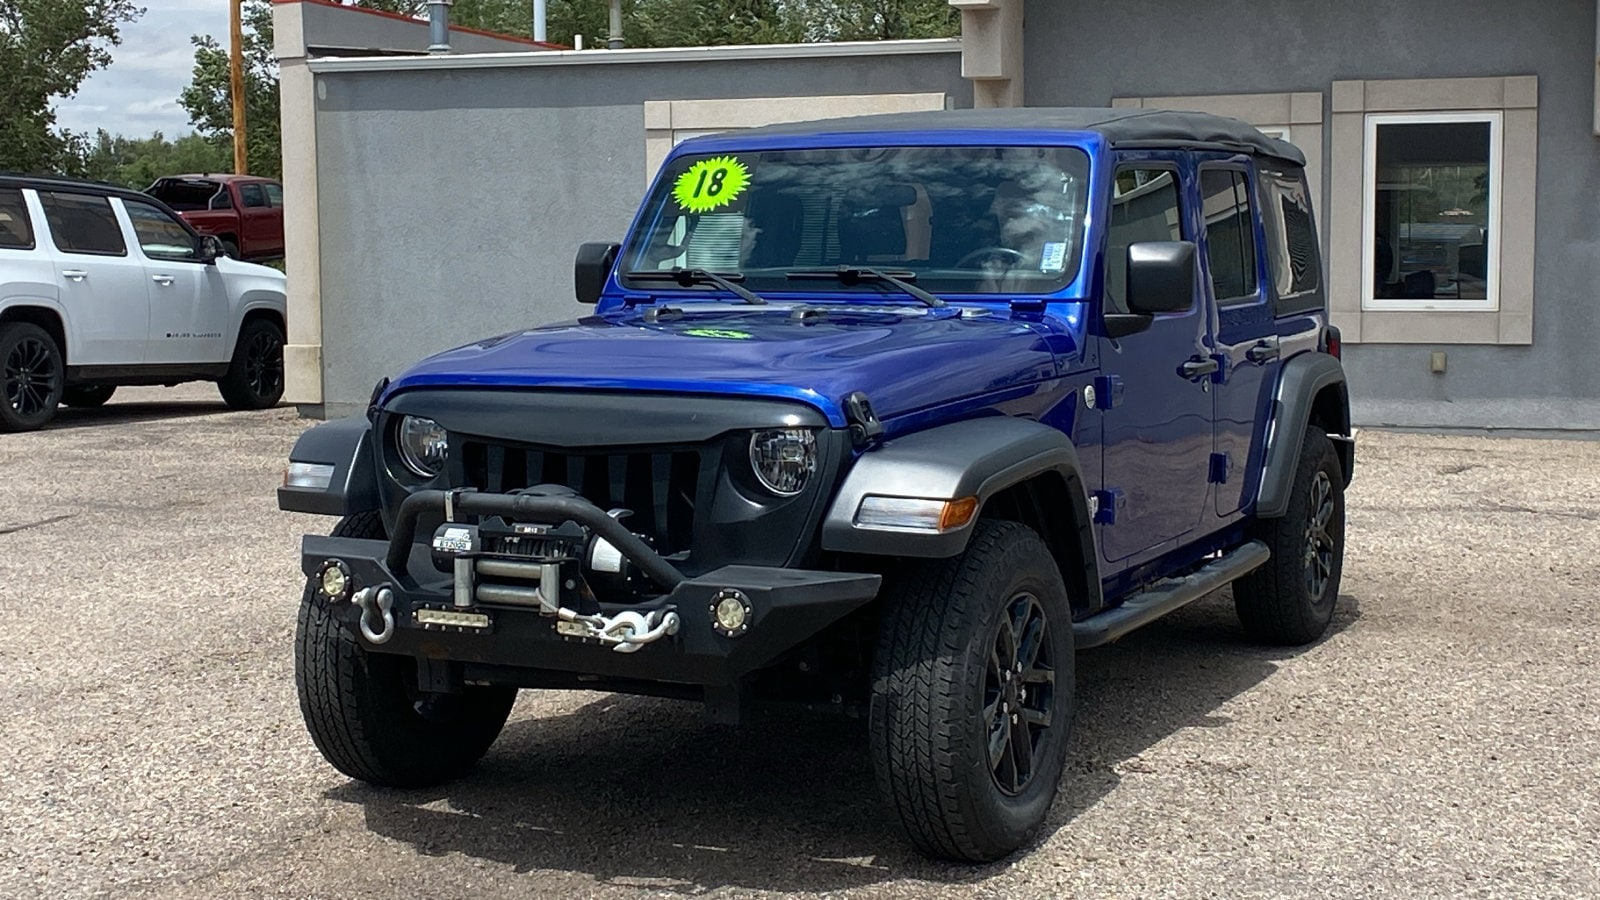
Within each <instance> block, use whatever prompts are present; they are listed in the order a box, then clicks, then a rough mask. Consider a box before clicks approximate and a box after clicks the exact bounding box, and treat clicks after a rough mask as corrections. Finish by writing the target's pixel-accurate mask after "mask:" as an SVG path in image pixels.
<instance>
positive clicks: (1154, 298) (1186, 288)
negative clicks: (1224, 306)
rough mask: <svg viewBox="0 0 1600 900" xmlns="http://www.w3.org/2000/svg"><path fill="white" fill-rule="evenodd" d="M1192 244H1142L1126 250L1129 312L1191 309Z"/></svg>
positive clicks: (1162, 311)
mask: <svg viewBox="0 0 1600 900" xmlns="http://www.w3.org/2000/svg"><path fill="white" fill-rule="evenodd" d="M1194 264H1195V248H1194V242H1193V241H1141V242H1139V243H1137V244H1131V245H1129V246H1128V311H1129V312H1132V313H1134V314H1135V315H1141V316H1153V315H1155V314H1157V313H1168V312H1184V311H1186V310H1188V309H1189V308H1190V307H1192V306H1194V281H1195V268H1194Z"/></svg>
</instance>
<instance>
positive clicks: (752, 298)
mask: <svg viewBox="0 0 1600 900" xmlns="http://www.w3.org/2000/svg"><path fill="white" fill-rule="evenodd" d="M623 277H624V278H634V279H637V280H639V281H671V282H674V283H676V284H677V285H678V286H679V287H694V286H695V285H697V284H714V285H716V286H717V287H719V288H722V289H723V290H725V291H728V292H730V293H733V294H737V295H738V296H739V298H740V299H742V300H743V301H744V302H746V303H749V304H751V305H753V306H766V305H767V301H766V300H765V299H764V298H763V297H762V296H761V295H760V294H757V293H756V292H755V291H752V290H749V289H747V288H744V287H741V286H740V285H739V284H738V282H740V281H743V280H744V276H743V275H741V274H739V273H738V272H729V273H728V274H726V275H719V274H717V273H716V272H709V271H707V270H705V269H668V270H665V271H660V272H652V271H648V270H646V271H642V272H628V273H625V274H624V275H623Z"/></svg>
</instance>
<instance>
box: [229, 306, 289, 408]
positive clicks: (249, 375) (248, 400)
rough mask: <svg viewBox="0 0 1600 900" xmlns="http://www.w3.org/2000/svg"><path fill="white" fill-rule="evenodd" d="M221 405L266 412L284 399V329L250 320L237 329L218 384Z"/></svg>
mask: <svg viewBox="0 0 1600 900" xmlns="http://www.w3.org/2000/svg"><path fill="white" fill-rule="evenodd" d="M217 388H218V389H219V390H220V391H221V393H222V400H223V402H225V403H227V404H228V406H229V407H231V408H233V409H266V408H267V407H270V406H274V405H276V404H277V402H278V400H279V399H280V398H282V397H283V330H282V329H280V328H279V327H278V325H277V323H275V322H272V321H270V320H268V319H251V320H249V321H248V322H245V323H244V327H243V328H240V329H239V341H238V343H237V344H235V345H234V348H233V361H232V362H231V363H229V365H228V374H227V375H224V376H223V377H222V380H221V381H219V382H217Z"/></svg>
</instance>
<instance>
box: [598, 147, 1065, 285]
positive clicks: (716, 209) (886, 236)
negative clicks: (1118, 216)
mask: <svg viewBox="0 0 1600 900" xmlns="http://www.w3.org/2000/svg"><path fill="white" fill-rule="evenodd" d="M1088 172H1089V158H1088V156H1087V155H1086V154H1084V153H1083V151H1081V150H1077V149H1074V148H1070V147H864V148H829V149H822V150H773V151H763V152H754V153H736V154H727V155H716V156H688V157H683V158H680V159H676V160H674V161H673V162H672V163H671V164H670V166H669V167H668V169H667V170H666V171H665V172H664V173H663V177H662V178H661V179H660V181H659V182H658V183H657V187H656V190H655V192H654V193H653V194H652V195H651V196H650V198H649V199H648V200H647V201H646V203H645V216H644V218H643V219H642V224H641V226H640V229H639V231H638V232H637V233H636V234H635V235H634V236H633V238H632V241H631V243H630V245H629V250H628V253H629V256H628V257H627V259H626V262H625V265H624V267H623V269H624V271H625V272H646V271H669V270H672V269H674V268H683V269H702V270H706V271H711V272H718V273H722V274H730V273H739V274H741V275H743V276H744V281H743V284H744V286H746V287H748V288H750V289H751V290H754V291H757V292H781V291H786V290H787V291H794V290H806V291H850V292H870V293H873V294H883V293H891V294H898V295H900V296H904V295H903V293H901V292H898V291H896V290H895V289H894V288H892V287H888V288H886V287H885V284H884V283H883V281H882V280H881V279H871V280H857V279H849V278H845V279H828V280H818V279H807V280H804V281H800V280H797V279H795V278H793V277H791V276H793V275H795V274H797V273H805V272H806V271H807V270H810V272H811V273H813V274H814V273H816V271H817V270H827V269H838V268H839V267H848V268H862V267H870V268H873V269H877V270H880V271H881V272H887V273H890V274H891V275H893V276H895V277H899V278H902V279H906V280H914V281H915V282H916V285H917V286H918V287H920V288H923V289H925V290H928V291H933V292H935V293H938V292H946V293H957V294H962V293H977V294H982V293H1011V294H1016V293H1024V294H1038V293H1049V292H1052V291H1056V290H1059V289H1060V288H1062V287H1064V286H1065V285H1066V284H1067V283H1068V282H1070V281H1071V280H1072V278H1073V275H1074V273H1075V272H1076V271H1077V267H1078V260H1079V256H1080V254H1081V253H1082V243H1083V240H1082V238H1083V219H1084V209H1085V202H1086V200H1085V198H1086V196H1087V193H1088V191H1087V185H1088ZM624 280H625V281H627V280H628V279H626V278H625V279H624ZM634 280H636V281H639V283H638V284H635V285H630V286H632V287H636V288H646V287H647V285H646V283H645V282H644V281H643V280H640V279H634ZM654 284H659V282H654Z"/></svg>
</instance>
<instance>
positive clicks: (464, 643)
mask: <svg viewBox="0 0 1600 900" xmlns="http://www.w3.org/2000/svg"><path fill="white" fill-rule="evenodd" d="M435 505H437V506H438V508H439V509H441V510H443V509H444V508H445V507H446V497H445V495H444V493H442V492H437V491H426V492H422V493H419V494H417V495H414V496H412V497H411V498H410V499H408V500H407V501H406V503H405V504H404V506H403V507H402V509H401V511H400V514H399V516H398V520H397V522H396V527H395V530H394V535H393V537H392V539H391V540H390V541H387V542H385V541H379V540H363V539H357V538H341V537H320V536H307V537H305V538H304V539H303V541H302V544H301V553H300V555H301V569H302V571H304V572H305V574H306V575H307V576H308V577H309V576H315V575H316V574H317V573H318V572H319V571H320V570H321V569H322V568H323V566H324V564H325V563H326V562H327V561H329V560H340V561H342V562H343V563H344V564H345V566H346V567H348V570H349V572H350V575H351V578H352V580H353V587H354V588H355V589H357V590H359V589H361V588H365V587H374V588H376V587H380V586H383V587H388V588H389V589H390V591H392V592H393V596H394V607H393V615H394V621H395V630H394V635H393V637H392V638H390V639H389V640H388V641H386V642H385V643H383V644H381V645H375V644H373V643H371V642H370V641H368V640H366V639H364V638H363V637H361V631H360V629H359V621H360V618H361V611H360V608H359V607H357V606H356V605H355V604H354V603H351V602H349V601H347V600H346V601H341V600H330V599H328V598H326V597H323V596H322V595H321V593H320V592H313V596H314V597H315V598H316V599H315V600H314V602H321V603H327V604H329V606H330V609H331V610H332V612H333V614H334V616H335V618H336V619H337V620H338V621H339V622H341V623H342V624H343V626H344V627H346V628H347V629H349V630H350V631H351V633H352V634H354V635H355V636H356V638H357V640H360V641H361V642H362V643H363V645H364V646H366V647H367V649H368V650H370V651H373V652H379V653H393V654H399V655H404V656H411V657H416V658H419V659H428V660H432V661H435V662H459V663H466V664H476V665H477V666H493V667H512V668H519V669H529V670H543V671H548V672H564V673H573V674H578V675H583V676H594V677H597V678H604V679H619V680H636V681H658V682H670V683H676V684H685V685H704V686H722V685H732V684H735V683H736V682H737V681H738V680H739V679H740V678H741V677H742V676H744V675H746V674H748V673H750V672H753V671H755V670H757V669H760V668H762V667H763V666H765V665H767V664H769V663H771V662H772V661H773V660H775V659H776V658H777V657H779V656H780V655H782V654H783V653H785V652H786V651H788V650H790V649H792V648H794V647H796V646H797V645H799V644H801V643H803V642H804V641H806V640H807V639H809V638H810V637H812V636H813V635H815V634H816V633H817V632H819V631H821V630H822V629H823V628H826V627H827V626H828V625H830V624H832V623H834V622H836V621H838V620H839V619H841V618H843V617H844V616H846V615H848V614H849V613H850V612H852V611H854V610H856V609H858V608H859V607H861V606H862V605H864V604H865V603H867V602H868V601H870V600H871V599H872V598H873V597H875V596H876V595H877V592H878V588H879V583H880V580H881V579H880V577H879V576H878V575H873V574H862V573H853V572H826V571H808V570H800V569H786V568H777V567H758V566H739V565H730V566H724V567H722V568H720V569H716V570H715V571H712V572H709V573H706V574H704V575H700V576H697V577H694V578H687V577H685V576H683V575H682V574H681V573H680V572H678V571H677V569H675V568H674V567H673V566H672V565H671V563H669V562H668V561H667V560H665V559H663V558H662V557H660V556H659V555H656V554H655V553H654V551H652V550H650V548H649V547H648V546H645V545H644V544H643V543H642V542H639V541H638V540H637V539H636V538H633V537H632V536H631V535H627V534H626V532H625V530H624V529H622V528H621V527H620V526H619V525H617V523H616V520H614V519H612V518H611V517H609V516H607V515H606V514H605V512H604V511H603V510H601V509H600V508H599V507H596V506H594V505H592V504H589V503H587V502H586V501H583V500H581V499H577V498H553V497H537V496H528V495H508V494H478V493H453V494H451V496H450V497H449V502H448V506H449V509H450V517H451V518H461V517H472V516H484V515H502V516H507V517H513V518H515V520H516V521H519V522H540V523H546V524H551V525H559V524H561V523H562V522H568V521H575V522H578V523H579V524H582V525H584V526H586V527H591V528H594V530H595V531H596V533H599V534H600V535H601V536H603V537H607V538H608V539H611V540H612V543H613V544H614V545H616V546H617V547H618V549H619V550H620V551H621V552H622V553H623V554H624V555H625V556H627V557H628V558H629V559H630V560H631V561H633V562H634V563H635V564H636V565H638V566H639V567H640V568H641V569H643V570H644V571H646V572H650V573H652V578H653V579H654V580H655V581H656V582H657V583H659V584H663V585H670V589H669V590H667V591H666V592H665V593H662V594H660V595H658V596H655V597H650V598H646V599H644V600H642V601H641V602H639V603H638V604H633V605H622V604H601V611H602V612H603V613H604V614H606V615H615V614H617V613H620V612H623V611H626V610H638V611H642V612H648V611H650V610H652V609H659V608H663V607H671V608H673V609H674V610H675V611H676V612H677V614H678V616H679V618H680V626H679V628H678V631H677V633H676V634H675V635H671V636H668V637H663V638H661V639H660V640H658V641H656V642H654V643H650V644H646V645H644V646H642V647H640V648H639V649H638V650H637V651H635V652H632V653H621V652H617V651H616V650H615V649H613V648H612V647H611V646H608V645H605V644H601V643H599V642H597V641H595V640H592V639H581V638H576V637H570V636H567V635H563V634H561V633H559V632H558V631H557V630H556V622H557V619H556V618H555V617H552V616H549V615H544V614H541V612H540V610H539V609H538V608H537V607H529V606H521V605H518V606H506V605H495V604H484V603H477V602H474V603H473V604H472V605H471V606H465V607H463V606H458V605H456V594H455V591H454V582H453V579H452V576H451V575H450V574H446V573H441V572H439V571H438V570H437V569H436V568H435V566H434V564H433V559H432V556H433V554H432V550H431V548H430V546H429V545H428V544H427V543H417V542H415V540H414V538H415V535H414V531H415V526H416V522H417V519H418V517H419V516H420V515H421V514H422V513H423V512H425V511H427V510H428V509H430V508H433V507H434V506H435ZM630 539H631V540H630ZM725 590H737V591H739V592H740V593H742V594H743V595H744V597H746V598H747V599H748V602H749V608H750V612H749V614H748V616H747V627H746V629H745V630H744V631H743V633H741V634H740V635H738V636H737V637H728V636H724V635H723V634H720V633H718V632H717V631H716V630H715V629H714V628H713V627H712V619H713V616H712V604H713V602H714V598H716V597H717V595H718V594H719V593H720V592H722V591H725ZM424 608H427V609H435V610H450V611H456V612H467V613H473V614H477V615H479V616H487V617H488V627H486V628H477V627H468V628H441V627H439V626H437V625H424V624H422V623H419V622H418V621H417V618H416V615H415V613H416V612H417V611H418V610H420V609H424Z"/></svg>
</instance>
